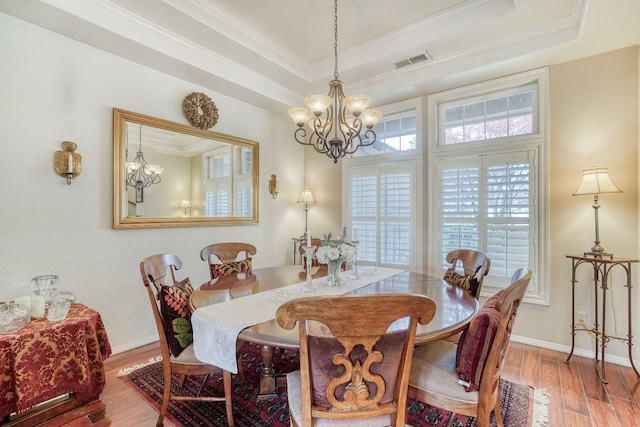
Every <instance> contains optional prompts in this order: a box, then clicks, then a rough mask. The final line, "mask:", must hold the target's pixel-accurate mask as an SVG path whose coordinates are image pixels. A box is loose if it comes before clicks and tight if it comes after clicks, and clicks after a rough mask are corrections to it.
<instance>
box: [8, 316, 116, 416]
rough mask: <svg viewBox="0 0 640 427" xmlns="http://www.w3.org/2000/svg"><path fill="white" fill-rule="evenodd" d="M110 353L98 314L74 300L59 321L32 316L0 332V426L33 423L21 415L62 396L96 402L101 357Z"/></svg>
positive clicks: (101, 376)
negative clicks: (17, 327) (17, 326)
mask: <svg viewBox="0 0 640 427" xmlns="http://www.w3.org/2000/svg"><path fill="white" fill-rule="evenodd" d="M110 355H111V344H110V343H109V339H108V337H107V332H106V330H105V328H104V324H103V322H102V318H101V317H100V314H99V313H98V312H97V311H95V310H92V309H91V308H89V307H87V306H85V305H82V304H79V303H74V304H72V305H71V308H70V310H69V313H68V315H67V317H66V319H64V320H62V321H60V322H50V321H48V320H47V319H45V318H42V319H37V320H32V321H31V322H29V323H28V324H27V325H26V326H24V327H23V328H22V329H20V330H18V331H15V332H13V333H10V334H5V335H0V361H1V362H2V363H0V424H4V423H9V424H10V425H13V424H14V423H13V420H14V419H15V420H16V423H17V425H35V424H39V423H40V422H42V421H43V419H41V418H40V415H37V416H34V417H33V418H26V419H25V417H27V416H28V415H29V414H27V411H28V410H30V409H32V408H34V407H36V406H37V405H38V404H40V403H42V402H45V401H48V400H50V399H54V398H57V397H59V396H63V395H65V394H69V393H70V394H71V395H72V396H73V399H74V400H75V401H76V402H78V403H84V402H89V401H92V400H96V399H97V398H98V397H99V396H100V393H101V392H102V390H103V389H104V386H105V383H106V378H105V373H104V364H103V361H104V359H106V358H107V357H109V356H110ZM72 403H73V401H72ZM75 406H77V405H75ZM52 409H54V411H52V412H51V413H52V415H53V416H55V415H56V411H57V409H55V408H52ZM45 412H46V411H45ZM14 413H15V415H14V416H11V415H10V414H14ZM36 418H37V419H38V422H36Z"/></svg>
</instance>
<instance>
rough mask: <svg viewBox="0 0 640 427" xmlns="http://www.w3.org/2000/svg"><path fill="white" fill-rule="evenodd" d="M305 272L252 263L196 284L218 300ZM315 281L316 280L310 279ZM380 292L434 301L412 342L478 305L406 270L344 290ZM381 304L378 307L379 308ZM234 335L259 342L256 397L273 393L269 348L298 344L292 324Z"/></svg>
mask: <svg viewBox="0 0 640 427" xmlns="http://www.w3.org/2000/svg"><path fill="white" fill-rule="evenodd" d="M366 271H367V270H366V267H360V275H361V276H362V277H363V278H366ZM312 272H313V278H314V279H315V278H318V277H322V276H326V274H327V270H326V268H325V267H324V266H321V267H313V269H312ZM348 274H349V272H343V275H345V277H346V275H348ZM305 278H306V272H305V271H303V270H302V267H301V266H300V265H288V266H282V267H269V268H260V269H254V270H253V271H252V273H251V274H249V275H244V274H240V275H238V276H233V275H232V276H227V277H223V278H220V279H213V280H210V281H208V282H205V283H204V284H202V285H201V286H200V289H201V290H207V291H211V290H213V291H215V293H218V294H219V297H218V299H219V301H223V300H228V299H235V298H242V297H243V296H247V295H251V294H255V293H259V292H265V291H269V290H274V289H277V288H280V287H284V286H288V285H291V284H294V283H298V282H303V281H304V280H305ZM316 282H320V283H321V282H322V281H314V283H316ZM316 286H322V284H316ZM382 293H403V294H407V293H409V294H420V295H426V296H427V297H429V298H431V299H432V300H433V301H434V302H435V304H436V313H435V316H434V317H433V319H432V320H431V322H429V323H428V324H426V325H420V324H418V328H417V331H416V338H415V345H416V346H418V345H422V344H425V343H427V342H430V341H434V340H438V339H442V338H446V337H448V336H451V335H454V334H456V333H458V332H460V331H462V330H463V329H465V328H466V326H467V325H468V324H469V322H470V321H471V319H472V318H473V316H475V315H476V313H477V312H478V310H479V304H478V301H477V300H476V299H475V298H474V297H473V296H472V295H471V294H470V293H468V292H466V291H465V290H463V289H461V288H458V287H453V286H451V285H449V284H448V283H446V282H445V281H444V280H442V279H440V278H438V277H434V276H428V275H425V274H421V273H415V272H409V271H402V272H399V273H398V274H396V275H393V276H391V277H387V278H385V279H382V280H379V281H375V282H373V283H371V284H368V285H365V286H363V287H361V288H359V289H356V290H354V291H351V292H349V294H357V295H366V294H382ZM306 296H313V293H309V294H304V293H301V294H300V297H306ZM384 309H385V308H384V307H380V310H384ZM401 323H402V321H398V322H397V325H396V326H395V327H396V328H401V327H402V326H403V325H402V324H401ZM312 329H313V328H312ZM393 329H394V325H392V326H391V327H390V330H393ZM316 330H317V332H318V333H323V332H322V326H320V325H318V326H317V329H316ZM324 333H326V331H325V332H324ZM238 339H239V340H242V341H246V342H252V343H255V344H258V345H260V346H261V349H260V353H261V356H262V361H263V368H262V372H261V374H260V391H259V394H258V400H268V399H271V398H273V397H275V396H277V394H276V388H277V386H278V384H277V382H276V375H275V371H274V369H273V356H274V348H290V349H297V348H299V341H298V329H297V328H293V329H291V330H287V329H283V328H281V327H280V326H279V325H278V323H277V322H276V320H275V319H272V320H269V321H266V322H263V323H260V324H258V325H255V326H251V327H249V328H246V329H244V330H242V331H241V332H240V335H239V336H238Z"/></svg>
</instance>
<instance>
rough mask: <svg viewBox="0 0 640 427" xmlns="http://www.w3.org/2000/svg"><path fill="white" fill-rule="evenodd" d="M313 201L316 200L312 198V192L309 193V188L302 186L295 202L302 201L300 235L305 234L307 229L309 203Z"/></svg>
mask: <svg viewBox="0 0 640 427" xmlns="http://www.w3.org/2000/svg"><path fill="white" fill-rule="evenodd" d="M315 202H316V201H315V200H314V198H313V194H311V189H310V188H303V189H302V190H301V191H300V197H298V201H297V203H304V233H302V236H306V233H307V230H308V229H309V223H308V215H309V205H312V204H314V203H315Z"/></svg>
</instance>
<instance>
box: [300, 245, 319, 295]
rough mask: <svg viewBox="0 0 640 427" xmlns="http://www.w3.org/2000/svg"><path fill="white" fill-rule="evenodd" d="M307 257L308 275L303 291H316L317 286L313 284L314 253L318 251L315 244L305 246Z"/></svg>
mask: <svg viewBox="0 0 640 427" xmlns="http://www.w3.org/2000/svg"><path fill="white" fill-rule="evenodd" d="M303 249H304V255H305V259H306V260H307V266H306V267H307V277H306V279H305V281H304V286H303V287H302V292H304V293H311V292H315V291H316V287H315V286H314V285H313V278H312V277H311V264H312V262H313V254H314V252H315V251H316V247H315V246H303Z"/></svg>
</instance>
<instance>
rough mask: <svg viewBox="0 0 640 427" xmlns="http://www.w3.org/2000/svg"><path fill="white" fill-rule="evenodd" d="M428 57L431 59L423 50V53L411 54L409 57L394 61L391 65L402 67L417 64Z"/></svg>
mask: <svg viewBox="0 0 640 427" xmlns="http://www.w3.org/2000/svg"><path fill="white" fill-rule="evenodd" d="M429 59H431V56H429V53H427V52H425V53H421V54H420V55H416V56H412V57H410V58H407V59H403V60H401V61H398V62H395V63H394V64H393V65H394V66H395V67H396V68H402V67H406V66H407V65H413V64H417V63H418V62H424V61H427V60H429Z"/></svg>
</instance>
